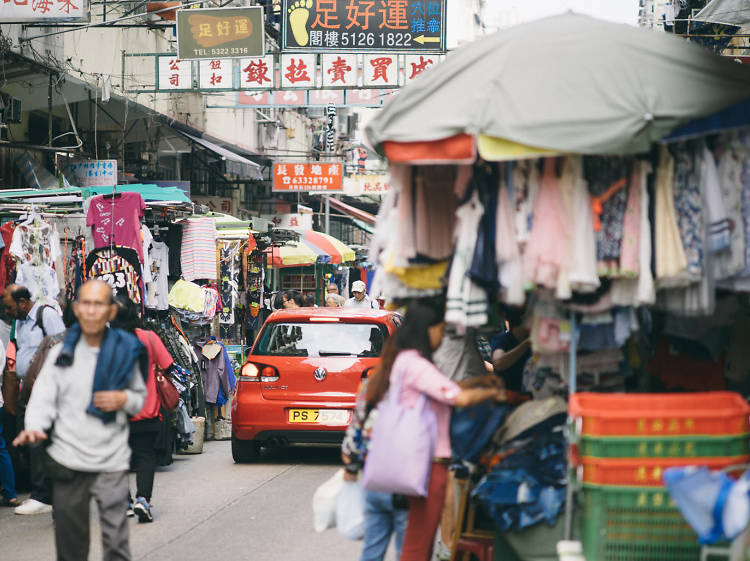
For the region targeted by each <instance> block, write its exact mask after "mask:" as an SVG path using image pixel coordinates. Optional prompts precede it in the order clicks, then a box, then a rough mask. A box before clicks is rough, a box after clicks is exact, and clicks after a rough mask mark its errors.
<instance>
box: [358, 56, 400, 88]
mask: <svg viewBox="0 0 750 561" xmlns="http://www.w3.org/2000/svg"><path fill="white" fill-rule="evenodd" d="M362 72H363V74H364V85H365V86H398V57H397V56H396V55H389V54H383V53H378V54H367V55H365V62H364V65H363V68H362Z"/></svg>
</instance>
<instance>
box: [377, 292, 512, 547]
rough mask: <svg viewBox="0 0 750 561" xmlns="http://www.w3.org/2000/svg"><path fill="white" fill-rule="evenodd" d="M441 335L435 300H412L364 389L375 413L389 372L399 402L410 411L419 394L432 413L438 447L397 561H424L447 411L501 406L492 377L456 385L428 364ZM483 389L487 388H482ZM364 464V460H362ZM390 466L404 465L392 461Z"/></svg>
mask: <svg viewBox="0 0 750 561" xmlns="http://www.w3.org/2000/svg"><path fill="white" fill-rule="evenodd" d="M444 330H445V321H444V320H443V306H442V305H439V304H438V303H437V302H435V301H434V300H430V301H420V300H413V301H412V302H411V303H410V304H409V306H408V309H407V312H406V316H405V317H404V322H403V323H402V324H401V326H400V327H399V328H398V329H397V330H396V332H395V333H394V334H393V335H391V337H389V338H388V340H387V341H386V343H385V345H384V346H383V352H382V353H381V358H380V363H379V364H378V366H377V367H376V368H375V372H374V373H373V375H372V377H371V379H370V380H369V382H368V385H367V391H366V394H365V399H366V400H367V404H368V406H369V407H371V408H372V407H376V406H377V405H378V403H380V401H381V400H382V399H383V397H384V396H385V394H386V392H387V391H388V388H389V383H390V376H391V372H392V371H394V370H397V371H402V372H403V374H402V377H401V393H400V396H399V399H400V402H401V403H402V404H403V405H404V406H405V407H412V406H414V404H415V403H416V402H417V399H418V397H419V395H420V394H424V395H425V396H426V397H427V400H428V403H429V404H430V407H431V409H432V410H433V412H434V413H435V420H436V423H437V441H436V443H435V449H434V458H433V462H432V467H431V470H430V481H429V484H428V493H427V497H409V498H408V500H409V521H408V524H407V527H406V535H405V536H404V544H403V548H402V551H401V557H400V560H401V561H429V559H430V557H431V555H432V547H433V542H434V539H435V534H436V532H437V528H438V524H439V522H440V516H441V513H442V511H443V503H444V500H445V492H446V484H447V481H448V464H449V462H450V459H451V454H452V452H451V444H450V427H449V424H450V415H451V407H452V406H454V405H455V406H456V407H469V406H471V405H476V404H478V403H481V402H483V401H488V400H493V399H494V400H497V401H504V400H505V390H504V389H502V388H500V387H499V386H500V385H501V382H500V379H499V378H498V377H497V376H494V375H490V376H476V377H473V378H469V379H466V380H463V381H461V382H460V383H456V382H454V381H452V380H450V379H449V378H447V377H446V376H445V375H443V373H442V372H440V371H439V370H438V369H437V368H436V367H435V365H434V364H433V362H432V354H433V352H434V351H435V350H436V349H437V348H438V347H439V346H440V342H441V341H442V338H443V332H444ZM482 386H487V387H482ZM365 461H367V460H365ZM394 461H404V460H403V458H398V459H396V458H394Z"/></svg>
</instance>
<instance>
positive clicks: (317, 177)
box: [273, 162, 344, 193]
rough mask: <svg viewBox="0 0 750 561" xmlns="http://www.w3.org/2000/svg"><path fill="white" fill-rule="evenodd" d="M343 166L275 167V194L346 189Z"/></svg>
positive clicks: (285, 164) (279, 165)
mask: <svg viewBox="0 0 750 561" xmlns="http://www.w3.org/2000/svg"><path fill="white" fill-rule="evenodd" d="M342 167H343V166H342V165H341V164H332V163H323V162H316V163H305V162H293V163H283V164H274V165H273V191H274V192H290V191H291V192H308V193H310V192H312V193H319V192H328V191H341V190H342V189H343V188H344V184H343V174H342V171H343V170H342Z"/></svg>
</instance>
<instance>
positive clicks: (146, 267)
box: [141, 224, 154, 284]
mask: <svg viewBox="0 0 750 561" xmlns="http://www.w3.org/2000/svg"><path fill="white" fill-rule="evenodd" d="M153 242H154V236H153V235H152V234H151V230H149V229H148V226H146V225H145V224H141V245H142V247H143V255H144V256H145V259H144V260H143V283H144V284H150V283H152V282H153V280H154V279H153V277H152V276H151V260H150V259H149V258H148V251H149V248H150V247H151V244H152V243H153Z"/></svg>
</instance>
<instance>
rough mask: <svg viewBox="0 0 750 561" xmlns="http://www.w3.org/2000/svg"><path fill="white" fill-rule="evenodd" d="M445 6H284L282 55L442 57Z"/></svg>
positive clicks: (364, 2)
mask: <svg viewBox="0 0 750 561" xmlns="http://www.w3.org/2000/svg"><path fill="white" fill-rule="evenodd" d="M445 6H446V0H283V2H282V9H281V13H282V23H281V29H282V50H285V51H297V52H301V51H313V52H322V51H350V52H351V51H359V52H365V51H392V52H393V51H398V52H434V53H442V52H445V15H446V8H445Z"/></svg>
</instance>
